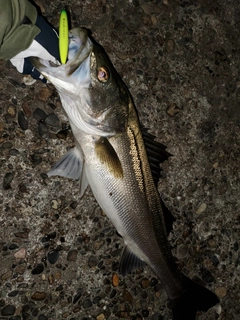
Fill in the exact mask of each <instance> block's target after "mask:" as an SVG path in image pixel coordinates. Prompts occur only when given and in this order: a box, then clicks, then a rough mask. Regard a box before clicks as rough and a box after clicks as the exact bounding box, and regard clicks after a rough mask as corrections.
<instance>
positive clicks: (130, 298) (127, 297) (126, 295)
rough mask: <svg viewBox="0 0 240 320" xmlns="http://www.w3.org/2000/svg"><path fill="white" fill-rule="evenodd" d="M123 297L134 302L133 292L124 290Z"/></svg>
mask: <svg viewBox="0 0 240 320" xmlns="http://www.w3.org/2000/svg"><path fill="white" fill-rule="evenodd" d="M123 298H124V300H126V301H128V302H129V303H131V304H132V303H133V297H132V295H131V293H129V292H128V291H127V290H124V292H123Z"/></svg>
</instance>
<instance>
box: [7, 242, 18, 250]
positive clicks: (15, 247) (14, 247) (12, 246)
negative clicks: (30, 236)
mask: <svg viewBox="0 0 240 320" xmlns="http://www.w3.org/2000/svg"><path fill="white" fill-rule="evenodd" d="M18 248H19V246H18V245H17V244H16V243H13V244H11V245H10V246H9V247H8V249H9V250H15V249H18Z"/></svg>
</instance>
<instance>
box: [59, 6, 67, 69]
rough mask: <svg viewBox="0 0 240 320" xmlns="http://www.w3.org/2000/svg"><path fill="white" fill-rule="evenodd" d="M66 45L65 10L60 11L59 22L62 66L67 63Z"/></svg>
mask: <svg viewBox="0 0 240 320" xmlns="http://www.w3.org/2000/svg"><path fill="white" fill-rule="evenodd" d="M68 44H69V42H68V17H67V12H66V10H62V11H61V14H60V21H59V53H60V60H61V63H62V64H65V63H66V61H67V56H68Z"/></svg>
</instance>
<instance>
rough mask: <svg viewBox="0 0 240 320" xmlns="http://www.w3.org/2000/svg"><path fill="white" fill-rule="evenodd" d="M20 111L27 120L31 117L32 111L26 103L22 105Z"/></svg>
mask: <svg viewBox="0 0 240 320" xmlns="http://www.w3.org/2000/svg"><path fill="white" fill-rule="evenodd" d="M22 109H23V112H24V114H25V116H26V117H27V118H29V117H31V115H32V109H31V108H30V107H29V104H28V102H24V103H23V104H22Z"/></svg>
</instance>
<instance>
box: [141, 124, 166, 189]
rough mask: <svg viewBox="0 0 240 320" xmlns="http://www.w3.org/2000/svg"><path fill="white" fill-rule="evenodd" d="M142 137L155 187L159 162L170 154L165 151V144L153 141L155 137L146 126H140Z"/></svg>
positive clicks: (158, 173)
mask: <svg viewBox="0 0 240 320" xmlns="http://www.w3.org/2000/svg"><path fill="white" fill-rule="evenodd" d="M141 132H142V137H143V141H144V145H145V148H146V152H147V156H148V161H149V165H150V168H151V171H152V176H153V180H154V183H155V185H156V187H157V184H158V180H159V177H160V172H161V168H160V163H162V162H164V161H165V160H167V159H168V158H169V157H170V156H171V154H170V153H169V152H167V151H166V148H167V147H166V146H164V145H163V144H162V143H160V142H157V141H155V140H154V139H155V137H154V136H153V135H152V134H150V133H149V132H148V130H147V129H146V128H144V127H143V126H141Z"/></svg>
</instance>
